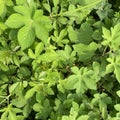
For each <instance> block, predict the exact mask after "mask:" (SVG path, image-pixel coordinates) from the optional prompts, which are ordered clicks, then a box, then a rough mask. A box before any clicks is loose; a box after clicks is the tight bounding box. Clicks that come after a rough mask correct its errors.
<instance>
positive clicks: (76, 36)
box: [67, 26, 79, 43]
mask: <svg viewBox="0 0 120 120" xmlns="http://www.w3.org/2000/svg"><path fill="white" fill-rule="evenodd" d="M67 31H68V35H69V38H70V40H71V42H74V43H76V42H78V41H79V32H78V31H77V30H73V27H72V26H69V27H68V29H67Z"/></svg>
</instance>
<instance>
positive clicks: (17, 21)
mask: <svg viewBox="0 0 120 120" xmlns="http://www.w3.org/2000/svg"><path fill="white" fill-rule="evenodd" d="M5 24H6V25H7V26H8V27H10V28H20V27H22V26H23V25H24V24H25V18H24V17H23V16H22V15H20V14H17V13H14V14H12V15H11V16H10V17H9V18H8V19H7V21H6V23H5Z"/></svg>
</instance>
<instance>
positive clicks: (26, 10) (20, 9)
mask: <svg viewBox="0 0 120 120" xmlns="http://www.w3.org/2000/svg"><path fill="white" fill-rule="evenodd" d="M14 10H15V11H16V12H17V13H20V14H22V15H23V16H24V17H25V18H29V19H31V13H32V11H31V9H30V7H29V6H28V5H19V6H14Z"/></svg>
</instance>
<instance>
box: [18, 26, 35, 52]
mask: <svg viewBox="0 0 120 120" xmlns="http://www.w3.org/2000/svg"><path fill="white" fill-rule="evenodd" d="M34 39H35V34H34V31H33V29H32V28H31V26H24V27H22V28H21V29H20V30H19V31H18V42H19V44H20V46H21V49H22V50H24V49H26V48H28V47H30V46H31V45H32V44H33V42H34Z"/></svg>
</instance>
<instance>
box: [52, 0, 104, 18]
mask: <svg viewBox="0 0 120 120" xmlns="http://www.w3.org/2000/svg"><path fill="white" fill-rule="evenodd" d="M101 1H102V0H98V1H96V2H93V3H91V4H89V5H86V6H83V7H80V8H77V9H75V10H70V11H66V12H63V13H59V14H56V15H52V17H58V16H64V15H65V14H69V13H74V12H77V11H80V10H83V9H86V8H89V7H91V6H94V5H96V4H98V3H100V2H101Z"/></svg>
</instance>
